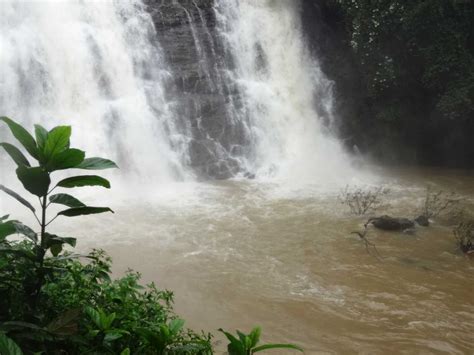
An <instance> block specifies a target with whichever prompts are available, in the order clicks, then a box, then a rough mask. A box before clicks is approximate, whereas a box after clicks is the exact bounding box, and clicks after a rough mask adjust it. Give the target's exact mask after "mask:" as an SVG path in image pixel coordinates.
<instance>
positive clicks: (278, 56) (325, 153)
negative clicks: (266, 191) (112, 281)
mask: <svg viewBox="0 0 474 355" xmlns="http://www.w3.org/2000/svg"><path fill="white" fill-rule="evenodd" d="M215 10H216V13H217V19H218V30H219V33H220V36H221V37H222V38H223V40H224V43H225V46H226V48H227V52H228V54H229V55H230V56H231V57H232V61H233V63H234V68H233V69H232V70H229V71H228V78H229V80H230V81H231V82H232V83H234V84H235V85H236V86H237V87H238V90H239V92H240V100H239V101H240V102H239V105H233V107H231V110H230V112H231V114H232V120H233V122H234V123H235V124H240V125H242V126H243V127H244V128H245V129H244V130H243V132H245V134H246V141H247V142H248V144H249V145H250V148H249V149H247V150H245V152H246V153H245V154H243V155H241V156H236V158H237V159H238V160H239V161H240V164H241V166H242V167H243V169H244V170H245V171H248V172H250V173H251V174H252V175H253V174H255V175H257V176H258V177H269V176H271V177H273V176H276V177H280V178H291V179H297V180H299V181H301V180H304V179H306V180H316V181H317V182H322V183H324V182H328V181H329V180H332V179H334V177H337V176H339V177H341V176H344V175H346V176H347V174H348V169H349V166H350V164H349V160H348V158H347V156H346V154H345V153H344V152H343V149H342V147H341V145H340V144H339V142H338V141H337V140H336V139H335V138H334V137H333V136H332V135H331V132H330V128H331V124H332V90H331V85H332V83H331V82H330V81H329V80H328V79H326V77H325V76H324V75H323V73H322V72H321V70H320V68H319V64H318V62H317V61H316V60H314V59H313V58H311V55H310V53H309V51H308V49H307V47H306V45H305V42H304V38H303V33H302V28H301V23H300V17H301V16H300V7H299V1H294V0H280V1H275V0H261V1H252V0H240V1H239V0H221V1H218V2H216V5H215ZM231 103H232V102H231ZM234 103H235V101H234Z"/></svg>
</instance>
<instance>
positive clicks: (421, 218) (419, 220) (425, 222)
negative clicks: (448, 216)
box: [415, 215, 430, 227]
mask: <svg viewBox="0 0 474 355" xmlns="http://www.w3.org/2000/svg"><path fill="white" fill-rule="evenodd" d="M415 222H416V223H418V224H419V225H420V226H423V227H428V226H429V225H430V221H429V219H428V217H426V216H424V215H420V216H418V217H416V218H415Z"/></svg>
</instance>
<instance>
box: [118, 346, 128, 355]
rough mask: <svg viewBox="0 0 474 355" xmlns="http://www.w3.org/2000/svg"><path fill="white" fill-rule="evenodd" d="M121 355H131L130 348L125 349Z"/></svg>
mask: <svg viewBox="0 0 474 355" xmlns="http://www.w3.org/2000/svg"><path fill="white" fill-rule="evenodd" d="M120 355H130V349H129V348H126V349H123V350H122V352H121V353H120Z"/></svg>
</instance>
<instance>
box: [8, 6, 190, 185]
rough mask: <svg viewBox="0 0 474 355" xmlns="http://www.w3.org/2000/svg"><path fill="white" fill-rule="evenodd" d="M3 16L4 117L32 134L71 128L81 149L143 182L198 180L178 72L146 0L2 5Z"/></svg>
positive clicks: (75, 143) (74, 143)
mask: <svg viewBox="0 0 474 355" xmlns="http://www.w3.org/2000/svg"><path fill="white" fill-rule="evenodd" d="M0 9H1V11H0V12H1V14H2V16H1V17H0V68H1V70H0V93H1V95H0V112H1V114H2V115H7V116H9V117H11V118H13V119H15V120H17V121H20V122H22V123H23V124H26V125H27V126H28V128H29V129H32V126H33V123H38V122H39V123H41V124H43V125H44V126H45V127H47V128H51V127H53V126H54V125H57V124H70V125H72V126H73V145H75V146H77V147H79V148H83V149H85V150H86V151H87V152H88V153H89V154H90V155H102V156H106V157H109V158H112V159H115V160H116V161H118V163H119V165H120V166H122V167H123V172H124V173H126V174H128V175H132V176H136V177H139V178H140V180H143V179H145V180H147V179H148V180H152V181H153V182H154V183H162V182H171V181H176V180H183V179H185V178H186V177H189V175H190V174H189V172H187V171H186V169H185V168H183V166H184V163H185V162H186V159H187V154H186V150H187V147H186V139H187V138H186V134H182V133H181V132H180V130H179V129H178V128H177V127H175V122H176V120H174V117H173V113H172V111H171V109H170V106H171V105H172V101H169V99H168V98H166V95H165V88H166V84H167V80H169V78H170V75H171V74H170V73H168V72H167V71H166V65H165V64H164V61H163V59H162V54H161V53H160V51H161V50H160V47H159V45H158V44H157V43H156V33H155V29H154V26H153V23H152V21H151V18H150V16H149V15H148V14H147V13H146V12H145V8H144V6H143V5H142V4H141V2H140V1H116V2H111V1H95V2H82V1H49V2H48V1H41V2H33V1H31V2H16V1H13V2H10V1H2V2H1V4H0ZM2 130H3V128H2ZM2 136H3V134H2Z"/></svg>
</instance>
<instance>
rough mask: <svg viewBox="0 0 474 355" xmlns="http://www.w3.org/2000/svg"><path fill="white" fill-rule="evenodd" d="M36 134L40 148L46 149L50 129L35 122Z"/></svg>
mask: <svg viewBox="0 0 474 355" xmlns="http://www.w3.org/2000/svg"><path fill="white" fill-rule="evenodd" d="M35 136H36V143H37V144H38V148H39V150H40V151H42V150H43V149H44V145H45V144H46V140H47V139H48V131H47V129H46V128H44V127H43V126H41V125H39V124H35Z"/></svg>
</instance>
